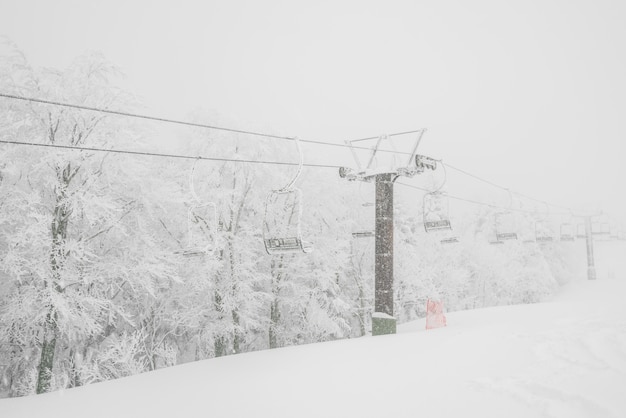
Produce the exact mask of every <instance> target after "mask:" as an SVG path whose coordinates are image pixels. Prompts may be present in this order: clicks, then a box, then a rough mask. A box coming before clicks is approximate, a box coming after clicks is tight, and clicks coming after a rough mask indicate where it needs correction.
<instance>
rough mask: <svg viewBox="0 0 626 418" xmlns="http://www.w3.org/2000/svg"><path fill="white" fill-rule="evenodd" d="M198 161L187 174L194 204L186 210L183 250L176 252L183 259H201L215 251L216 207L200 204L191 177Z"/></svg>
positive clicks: (205, 203) (206, 203) (211, 204)
mask: <svg viewBox="0 0 626 418" xmlns="http://www.w3.org/2000/svg"><path fill="white" fill-rule="evenodd" d="M197 163H198V160H196V161H194V163H193V166H192V167H191V173H190V174H189V188H190V190H191V194H192V196H193V198H194V201H195V202H194V203H192V204H191V205H190V206H189V209H187V243H186V246H185V248H183V249H182V250H180V251H176V252H175V253H176V254H180V255H182V256H184V257H202V256H207V255H210V254H211V253H212V252H213V251H214V250H215V239H216V235H217V206H216V205H215V203H213V202H202V200H201V199H200V198H199V197H198V195H197V194H196V191H195V188H194V183H193V175H194V171H195V169H196V164H197Z"/></svg>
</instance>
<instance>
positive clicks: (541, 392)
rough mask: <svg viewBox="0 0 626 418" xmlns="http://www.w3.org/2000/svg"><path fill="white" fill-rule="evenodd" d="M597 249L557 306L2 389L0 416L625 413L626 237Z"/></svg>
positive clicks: (453, 316)
mask: <svg viewBox="0 0 626 418" xmlns="http://www.w3.org/2000/svg"><path fill="white" fill-rule="evenodd" d="M599 247H600V248H598V250H599V251H598V252H599V253H600V254H601V255H599V256H598V260H599V264H598V265H599V279H598V280H596V281H587V280H579V281H575V282H572V283H570V284H568V285H566V286H564V287H563V288H562V289H561V291H560V292H559V294H558V295H557V296H555V297H554V298H553V299H552V300H551V301H549V302H545V303H540V304H534V305H518V306H507V307H497V308H488V309H480V310H474V311H464V312H454V313H449V314H447V319H448V326H447V327H446V328H440V329H436V330H430V331H425V330H424V326H425V321H424V320H420V321H415V322H412V323H409V324H405V325H402V326H400V327H399V333H398V334H397V335H391V336H382V337H375V338H371V337H369V338H360V339H353V340H344V341H336V342H330V343H324V344H312V345H308V346H300V347H288V348H283V349H279V350H271V351H263V352H255V353H247V354H241V355H237V356H230V357H223V358H218V359H211V360H206V361H202V362H197V363H189V364H185V365H182V366H177V367H172V368H169V369H163V370H159V371H156V372H151V373H145V374H142V375H138V376H133V377H130V378H125V379H120V380H117V381H110V382H104V383H98V384H94V385H91V386H86V387H81V388H76V389H71V390H65V391H60V392H54V393H49V394H45V395H38V396H30V397H25V398H16V399H2V400H0V417H2V418H5V417H6V418H9V417H10V418H13V417H28V418H31V417H38V416H47V417H57V416H58V417H64V418H72V417H77V418H78V417H81V418H82V417H94V418H95V417H150V418H158V417H199V416H202V417H205V416H215V417H266V416H267V417H270V416H271V417H316V418H319V417H381V416H384V417H418V416H424V417H461V416H462V417H474V416H476V417H498V418H502V417H567V418H575V417H593V418H602V417H624V416H626V303H625V302H624V301H625V298H626V268H624V267H625V264H626V257H622V258H620V257H619V256H620V255H621V254H626V243H602V244H600V245H599ZM620 263H621V264H620ZM600 264H602V268H600Z"/></svg>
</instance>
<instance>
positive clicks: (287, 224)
mask: <svg viewBox="0 0 626 418" xmlns="http://www.w3.org/2000/svg"><path fill="white" fill-rule="evenodd" d="M301 216H302V192H301V191H300V189H297V188H293V189H291V190H284V191H280V190H274V191H272V192H271V193H270V194H269V195H268V196H267V199H266V202H265V218H264V222H263V242H264V243H265V250H266V251H267V253H268V254H270V255H273V254H283V253H293V252H303V253H310V252H311V251H313V245H312V244H311V243H310V242H307V241H304V240H303V239H302V234H301V232H300V219H301Z"/></svg>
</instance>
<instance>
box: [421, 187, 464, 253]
mask: <svg viewBox="0 0 626 418" xmlns="http://www.w3.org/2000/svg"><path fill="white" fill-rule="evenodd" d="M442 187H443V185H442ZM439 189H441V187H440V188H439ZM422 203H423V212H424V213H423V216H424V230H425V231H426V232H428V233H430V232H442V231H452V224H451V222H450V202H449V200H448V197H447V196H446V195H445V194H443V193H441V192H439V191H435V192H430V193H426V194H425V195H424V200H423V202H422ZM440 242H441V243H442V244H453V243H456V242H459V239H458V238H457V237H455V236H446V237H445V238H442V239H441V240H440Z"/></svg>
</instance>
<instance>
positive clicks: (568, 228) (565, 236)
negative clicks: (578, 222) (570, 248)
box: [559, 223, 576, 241]
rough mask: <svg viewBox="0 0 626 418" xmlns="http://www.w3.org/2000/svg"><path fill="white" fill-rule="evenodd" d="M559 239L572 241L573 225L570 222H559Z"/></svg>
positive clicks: (573, 238)
mask: <svg viewBox="0 0 626 418" xmlns="http://www.w3.org/2000/svg"><path fill="white" fill-rule="evenodd" d="M559 239H560V240H561V241H574V240H576V237H575V236H574V225H573V224H571V223H563V224H561V230H560V234H559Z"/></svg>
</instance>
